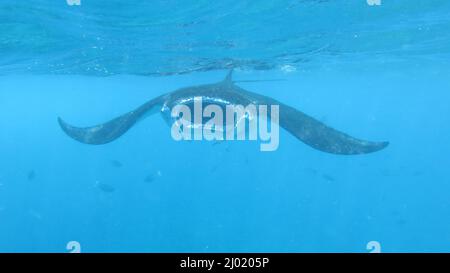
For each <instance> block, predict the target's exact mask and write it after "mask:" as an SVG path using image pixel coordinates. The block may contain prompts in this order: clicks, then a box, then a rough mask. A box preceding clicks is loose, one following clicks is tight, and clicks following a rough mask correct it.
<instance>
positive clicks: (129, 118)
mask: <svg viewBox="0 0 450 273" xmlns="http://www.w3.org/2000/svg"><path fill="white" fill-rule="evenodd" d="M160 105H161V98H160V97H158V98H156V99H153V100H151V101H149V102H147V103H146V104H144V105H142V106H141V107H139V108H137V109H136V110H134V111H131V112H128V113H126V114H123V115H121V116H119V117H117V118H114V119H112V120H110V121H108V122H106V123H102V124H99V125H96V126H91V127H84V128H80V127H75V126H72V125H70V124H68V123H67V122H65V121H64V120H63V119H62V118H60V117H58V123H59V125H60V126H61V128H62V130H63V131H64V132H65V133H66V134H67V135H68V136H70V137H71V138H73V139H75V140H78V141H79V142H82V143H86V144H93V145H100V144H106V143H109V142H111V141H113V140H115V139H117V138H119V137H120V136H122V135H123V134H124V133H125V132H127V131H128V130H129V129H130V128H131V127H133V126H134V125H135V124H136V122H138V121H139V120H141V119H143V118H145V117H147V116H149V115H150V114H153V113H155V112H158V111H159V110H160V108H159V107H158V106H160Z"/></svg>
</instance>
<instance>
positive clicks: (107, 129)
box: [58, 71, 389, 155]
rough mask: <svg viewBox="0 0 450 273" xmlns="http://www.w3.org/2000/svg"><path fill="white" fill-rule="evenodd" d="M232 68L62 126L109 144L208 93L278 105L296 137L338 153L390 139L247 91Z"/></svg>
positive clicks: (362, 150)
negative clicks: (363, 134)
mask: <svg viewBox="0 0 450 273" xmlns="http://www.w3.org/2000/svg"><path fill="white" fill-rule="evenodd" d="M231 75H232V72H231V71H230V72H229V73H228V75H227V77H226V78H225V80H223V81H221V82H219V83H217V84H209V85H203V86H196V87H188V88H182V89H179V90H176V91H174V92H171V93H168V94H165V95H162V96H159V97H157V98H154V99H152V100H150V101H149V102H147V103H145V104H143V105H142V106H140V107H138V108H137V109H135V110H133V111H130V112H128V113H125V114H123V115H121V116H119V117H117V118H114V119H112V120H111V121H108V122H106V123H102V124H100V125H96V126H92V127H85V128H79V127H74V126H72V125H70V124H68V123H67V122H65V121H64V120H62V119H61V118H58V122H59V125H60V126H61V128H62V130H63V131H64V132H65V133H66V134H67V135H69V136H70V137H72V138H73V139H75V140H77V141H79V142H82V143H86V144H96V145H100V144H106V143H109V142H111V141H114V140H115V139H117V138H119V137H120V136H122V135H123V134H124V133H125V132H127V131H128V130H129V129H130V128H131V127H133V126H134V125H135V124H136V122H138V121H139V120H141V119H143V118H144V117H146V116H148V115H149V114H152V113H155V112H160V111H162V110H163V109H165V107H166V106H167V105H173V103H174V101H175V99H177V101H187V100H190V99H192V97H193V96H205V97H208V98H209V99H211V97H214V98H215V99H217V101H228V102H229V103H231V104H234V105H242V104H245V105H243V106H246V105H248V104H250V103H253V104H258V105H279V125H280V126H281V127H282V128H284V129H285V130H286V131H288V132H289V133H291V134H292V135H293V136H295V137H296V138H297V139H299V140H301V141H302V142H304V143H306V144H307V145H309V146H311V147H313V148H314V149H317V150H320V151H323V152H327V153H331V154H339V155H356V154H367V153H373V152H376V151H380V150H382V149H384V148H385V147H387V146H388V145H389V142H386V141H383V142H373V141H366V140H361V139H357V138H354V137H352V136H349V135H347V134H345V133H343V132H340V131H338V130H335V129H333V128H331V127H329V126H327V125H325V124H324V123H322V122H320V121H318V120H316V119H314V118H312V117H310V116H308V115H306V114H305V113H302V112H301V111H299V110H297V109H295V108H293V107H290V106H288V105H286V104H283V103H281V102H279V101H277V100H275V99H273V98H270V97H267V96H263V95H260V94H256V93H253V92H249V91H246V90H244V89H242V88H240V87H238V86H236V85H235V84H234V83H233V81H232V79H231Z"/></svg>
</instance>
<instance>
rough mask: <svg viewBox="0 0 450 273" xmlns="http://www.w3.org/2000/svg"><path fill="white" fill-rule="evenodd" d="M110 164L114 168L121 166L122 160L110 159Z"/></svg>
mask: <svg viewBox="0 0 450 273" xmlns="http://www.w3.org/2000/svg"><path fill="white" fill-rule="evenodd" d="M111 165H112V166H113V167H116V168H121V167H122V166H123V164H122V162H120V161H119V160H111Z"/></svg>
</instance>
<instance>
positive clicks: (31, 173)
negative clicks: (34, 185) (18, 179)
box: [27, 170, 36, 181]
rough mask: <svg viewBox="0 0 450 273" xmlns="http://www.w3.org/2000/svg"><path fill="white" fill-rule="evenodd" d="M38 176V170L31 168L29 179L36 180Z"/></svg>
mask: <svg viewBox="0 0 450 273" xmlns="http://www.w3.org/2000/svg"><path fill="white" fill-rule="evenodd" d="M35 178H36V172H35V171H34V170H31V171H29V172H28V174H27V179H28V181H31V180H34V179H35Z"/></svg>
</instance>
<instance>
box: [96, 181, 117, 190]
mask: <svg viewBox="0 0 450 273" xmlns="http://www.w3.org/2000/svg"><path fill="white" fill-rule="evenodd" d="M95 186H96V187H97V188H99V189H100V190H101V191H103V192H107V193H111V192H115V191H116V188H114V187H113V186H111V185H109V184H106V183H102V182H99V181H95Z"/></svg>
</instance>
